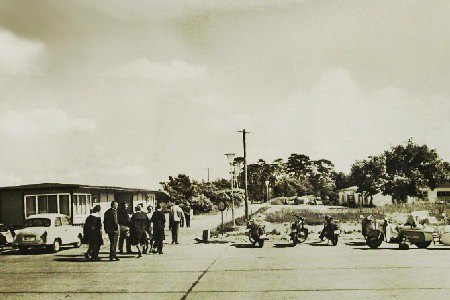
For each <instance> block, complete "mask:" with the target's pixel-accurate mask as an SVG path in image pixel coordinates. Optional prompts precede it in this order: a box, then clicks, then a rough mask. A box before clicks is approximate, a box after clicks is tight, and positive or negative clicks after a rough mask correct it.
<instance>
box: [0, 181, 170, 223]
mask: <svg viewBox="0 0 450 300" xmlns="http://www.w3.org/2000/svg"><path fill="white" fill-rule="evenodd" d="M162 193H163V192H161V191H153V190H147V189H137V188H123V187H113V186H90V185H84V184H63V183H40V184H28V185H19V186H8V187H0V223H3V224H8V225H22V224H23V222H24V221H25V219H26V218H27V217H28V216H30V215H33V214H37V213H62V214H65V215H68V216H70V218H71V220H72V222H73V224H83V223H84V221H85V219H86V217H87V216H88V215H89V213H90V210H91V209H92V208H93V207H94V206H95V205H100V206H101V213H102V214H103V213H104V212H105V211H106V210H107V209H108V208H109V207H110V203H111V201H113V200H115V201H117V202H119V203H120V202H126V203H128V207H129V212H130V213H132V211H133V207H135V206H136V205H138V204H142V205H143V206H144V208H146V207H147V206H149V205H152V206H155V205H156V201H157V198H158V195H159V194H162Z"/></svg>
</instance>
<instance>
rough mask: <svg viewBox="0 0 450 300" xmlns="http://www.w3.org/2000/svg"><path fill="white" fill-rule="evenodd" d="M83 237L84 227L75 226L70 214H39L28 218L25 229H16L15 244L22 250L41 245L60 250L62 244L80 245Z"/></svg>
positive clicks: (55, 250) (52, 249) (54, 250)
mask: <svg viewBox="0 0 450 300" xmlns="http://www.w3.org/2000/svg"><path fill="white" fill-rule="evenodd" d="M82 238H83V228H82V227H79V226H73V225H72V223H71V222H70V218H69V217H68V216H66V215H63V214H37V215H32V216H30V217H28V218H27V220H26V221H25V228H24V229H21V230H18V231H16V236H15V239H14V246H17V247H18V248H19V250H20V251H21V252H26V251H27V250H28V249H29V248H40V247H45V248H47V249H49V250H50V251H52V252H58V251H59V249H60V247H61V245H73V246H74V247H76V248H78V247H80V245H81V241H82Z"/></svg>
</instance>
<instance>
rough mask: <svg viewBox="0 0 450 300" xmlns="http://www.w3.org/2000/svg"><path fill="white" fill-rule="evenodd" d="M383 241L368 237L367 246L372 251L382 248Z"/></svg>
mask: <svg viewBox="0 0 450 300" xmlns="http://www.w3.org/2000/svg"><path fill="white" fill-rule="evenodd" d="M382 242H383V240H379V239H377V238H376V237H367V240H366V244H367V246H369V247H370V248H372V249H377V248H378V247H380V245H381V243H382Z"/></svg>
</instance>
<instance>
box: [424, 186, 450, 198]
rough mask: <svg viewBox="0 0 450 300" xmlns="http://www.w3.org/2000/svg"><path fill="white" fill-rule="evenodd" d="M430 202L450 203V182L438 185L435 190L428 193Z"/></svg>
mask: <svg viewBox="0 0 450 300" xmlns="http://www.w3.org/2000/svg"><path fill="white" fill-rule="evenodd" d="M427 198H428V201H430V202H431V203H433V202H447V203H450V182H445V183H442V184H440V185H438V186H437V187H436V188H435V189H434V190H429V191H428V192H427Z"/></svg>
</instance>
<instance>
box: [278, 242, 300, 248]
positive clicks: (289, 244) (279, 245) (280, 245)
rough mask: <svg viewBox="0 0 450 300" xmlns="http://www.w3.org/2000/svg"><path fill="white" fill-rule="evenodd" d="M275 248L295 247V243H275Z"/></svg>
mask: <svg viewBox="0 0 450 300" xmlns="http://www.w3.org/2000/svg"><path fill="white" fill-rule="evenodd" d="M273 247H274V248H293V247H295V245H294V244H293V243H283V244H273Z"/></svg>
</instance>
